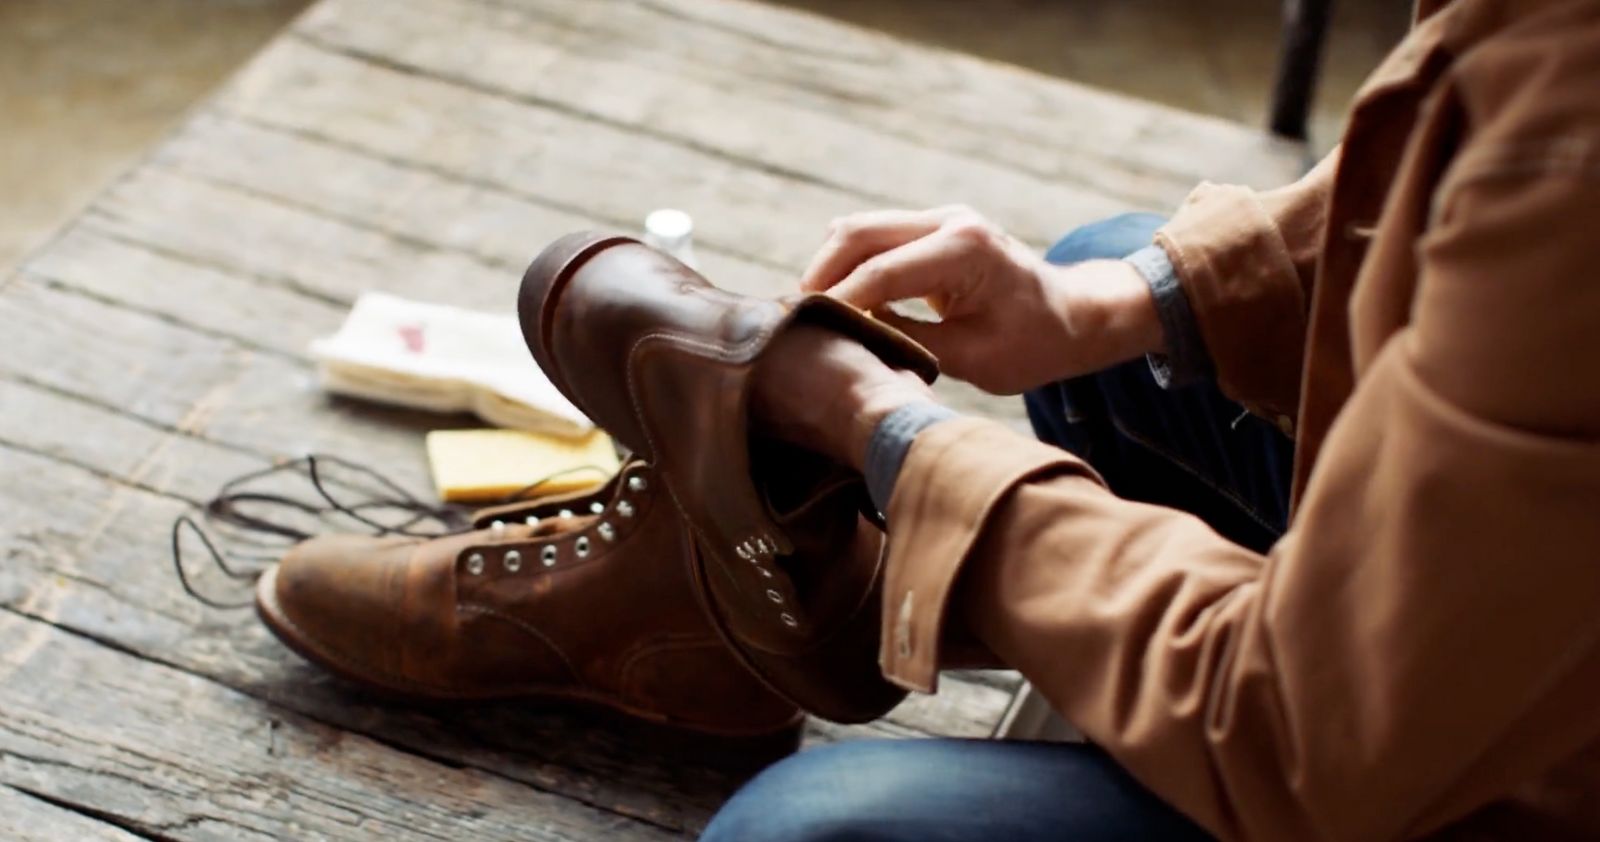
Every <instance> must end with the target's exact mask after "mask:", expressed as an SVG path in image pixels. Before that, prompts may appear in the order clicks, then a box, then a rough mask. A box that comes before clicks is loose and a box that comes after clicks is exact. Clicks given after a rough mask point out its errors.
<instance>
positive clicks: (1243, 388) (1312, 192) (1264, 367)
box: [1156, 151, 1338, 416]
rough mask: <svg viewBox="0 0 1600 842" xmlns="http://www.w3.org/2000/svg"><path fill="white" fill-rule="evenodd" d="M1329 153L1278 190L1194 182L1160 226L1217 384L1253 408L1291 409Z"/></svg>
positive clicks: (1332, 167) (1331, 159)
mask: <svg viewBox="0 0 1600 842" xmlns="http://www.w3.org/2000/svg"><path fill="white" fill-rule="evenodd" d="M1337 167H1338V152H1337V151H1336V152H1334V153H1333V154H1331V155H1329V156H1328V157H1327V158H1325V159H1323V161H1322V162H1321V163H1319V164H1318V165H1317V166H1316V167H1315V168H1313V169H1312V170H1311V172H1309V173H1307V174H1306V176H1305V177H1304V178H1302V179H1300V180H1299V181H1297V182H1295V183H1294V184H1292V185H1289V186H1287V187H1283V188H1280V189H1278V190H1271V191H1266V192H1257V191H1255V190H1251V189H1249V188H1247V187H1238V186H1233V185H1223V184H1209V183H1208V184H1202V185H1200V186H1199V187H1197V188H1195V190H1194V192H1192V193H1191V194H1190V195H1189V197H1188V199H1186V200H1185V201H1184V204H1183V206H1182V207H1180V208H1179V209H1178V211H1177V213H1175V214H1174V215H1173V217H1172V219H1171V220H1170V221H1168V222H1167V224H1166V225H1165V226H1163V227H1162V228H1161V230H1160V231H1158V232H1156V244H1157V245H1159V246H1160V247H1161V248H1163V249H1165V250H1166V252H1167V256H1168V258H1169V259H1170V260H1171V261H1172V265H1173V268H1174V269H1175V270H1176V272H1177V275H1178V278H1179V280H1180V281H1181V283H1182V286H1183V291H1184V293H1185V297H1186V299H1187V301H1188V304H1189V307H1190V309H1191V310H1192V311H1193V313H1194V318H1195V321H1196V323H1197V324H1198V325H1199V330H1200V336H1201V338H1202V339H1203V340H1204V347H1205V349H1206V351H1207V352H1208V354H1209V356H1210V361H1211V365H1212V367H1213V368H1214V370H1215V373H1216V379H1217V384H1218V386H1219V387H1221V389H1222V391H1223V392H1224V393H1226V394H1227V395H1228V396H1229V397H1231V398H1233V399H1234V400H1236V401H1239V402H1240V403H1242V404H1244V405H1245V406H1246V407H1248V408H1250V409H1251V410H1252V411H1255V412H1257V414H1262V415H1272V416H1277V415H1285V414H1288V415H1292V414H1293V413H1294V412H1295V406H1296V403H1297V400H1298V397H1299V393H1300V368H1301V364H1302V362H1303V360H1304V353H1305V341H1306V309H1307V302H1309V301H1310V299H1311V296H1310V292H1311V282H1312V277H1313V275H1314V273H1315V266H1316V260H1317V256H1318V255H1319V254H1320V252H1321V249H1322V228H1323V223H1324V221H1325V219H1326V215H1327V204H1328V194H1329V191H1330V188H1331V185H1332V181H1333V175H1334V173H1335V171H1336V170H1337Z"/></svg>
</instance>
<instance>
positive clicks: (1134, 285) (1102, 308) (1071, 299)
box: [1048, 260, 1166, 373]
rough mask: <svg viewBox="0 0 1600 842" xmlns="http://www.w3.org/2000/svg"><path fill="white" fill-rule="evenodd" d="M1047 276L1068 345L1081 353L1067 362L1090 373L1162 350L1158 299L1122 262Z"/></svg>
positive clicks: (1088, 264)
mask: <svg viewBox="0 0 1600 842" xmlns="http://www.w3.org/2000/svg"><path fill="white" fill-rule="evenodd" d="M1048 271H1050V272H1051V273H1052V275H1053V277H1052V278H1050V279H1049V283H1051V284H1052V285H1053V286H1054V287H1055V289H1056V290H1057V292H1056V295H1055V301H1056V309H1057V312H1058V313H1060V314H1061V317H1062V320H1063V323H1064V324H1065V325H1066V334H1067V338H1068V341H1069V342H1071V343H1073V344H1074V345H1075V346H1077V349H1081V350H1078V351H1077V352H1075V353H1073V354H1069V355H1068V356H1069V357H1073V358H1077V359H1078V360H1079V361H1080V362H1081V363H1083V364H1086V367H1087V369H1088V370H1099V369H1102V368H1107V367H1109V366H1112V365H1116V364H1118V363H1121V362H1126V361H1127V360H1131V359H1136V358H1138V357H1141V356H1143V355H1145V354H1155V353H1161V352H1162V351H1163V350H1164V348H1165V344H1166V336H1165V333H1164V331H1163V329H1162V326H1161V316H1160V314H1159V312H1158V311H1157V309H1156V302H1155V296H1154V295H1153V294H1152V293H1151V290H1150V284H1149V282H1148V281H1146V280H1145V278H1144V276H1143V275H1141V274H1139V270H1137V269H1135V268H1134V267H1133V266H1131V265H1129V264H1128V263H1126V262H1124V261H1121V260H1090V261H1085V262H1083V263H1074V264H1072V265H1070V266H1050V267H1049V270H1048ZM1077 373H1082V372H1077Z"/></svg>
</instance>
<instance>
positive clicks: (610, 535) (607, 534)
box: [594, 523, 617, 541]
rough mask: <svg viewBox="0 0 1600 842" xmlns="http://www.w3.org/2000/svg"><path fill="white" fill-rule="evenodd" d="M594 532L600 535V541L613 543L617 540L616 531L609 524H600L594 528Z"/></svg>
mask: <svg viewBox="0 0 1600 842" xmlns="http://www.w3.org/2000/svg"><path fill="white" fill-rule="evenodd" d="M594 531H595V532H596V533H598V534H599V535H600V537H601V539H602V540H605V541H615V540H617V530H616V528H615V527H613V526H612V525H611V524H609V523H602V524H600V525H599V526H596V527H595V528H594Z"/></svg>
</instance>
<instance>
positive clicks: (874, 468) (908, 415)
mask: <svg viewBox="0 0 1600 842" xmlns="http://www.w3.org/2000/svg"><path fill="white" fill-rule="evenodd" d="M957 417H959V413H957V412H956V411H955V410H953V409H951V408H949V407H947V406H940V405H939V404H936V403H908V404H906V405H905V406H902V407H900V408H899V409H897V410H895V411H894V412H891V413H889V414H888V415H886V416H884V419H883V420H882V421H879V422H878V426H877V427H875V428H873V430H872V438H871V439H870V440H868V442H867V468H866V475H867V493H868V494H870V495H871V496H872V504H873V505H874V506H877V507H878V511H880V512H887V511H889V497H890V496H891V495H893V494H894V483H895V480H897V479H899V478H900V466H902V465H904V464H905V461H906V454H907V453H909V452H911V442H912V441H914V440H915V439H916V437H917V433H920V432H922V431H923V430H925V429H927V428H928V427H931V426H933V425H934V424H937V423H939V422H940V421H948V420H950V419H951V418H957Z"/></svg>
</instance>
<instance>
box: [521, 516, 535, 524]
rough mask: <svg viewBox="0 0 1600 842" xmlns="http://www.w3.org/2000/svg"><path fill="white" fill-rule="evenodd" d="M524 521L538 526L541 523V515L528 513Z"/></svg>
mask: <svg viewBox="0 0 1600 842" xmlns="http://www.w3.org/2000/svg"><path fill="white" fill-rule="evenodd" d="M523 522H524V523H526V524H528V525H529V526H538V525H539V516H538V515H528V518H527V520H525V521H523Z"/></svg>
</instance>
